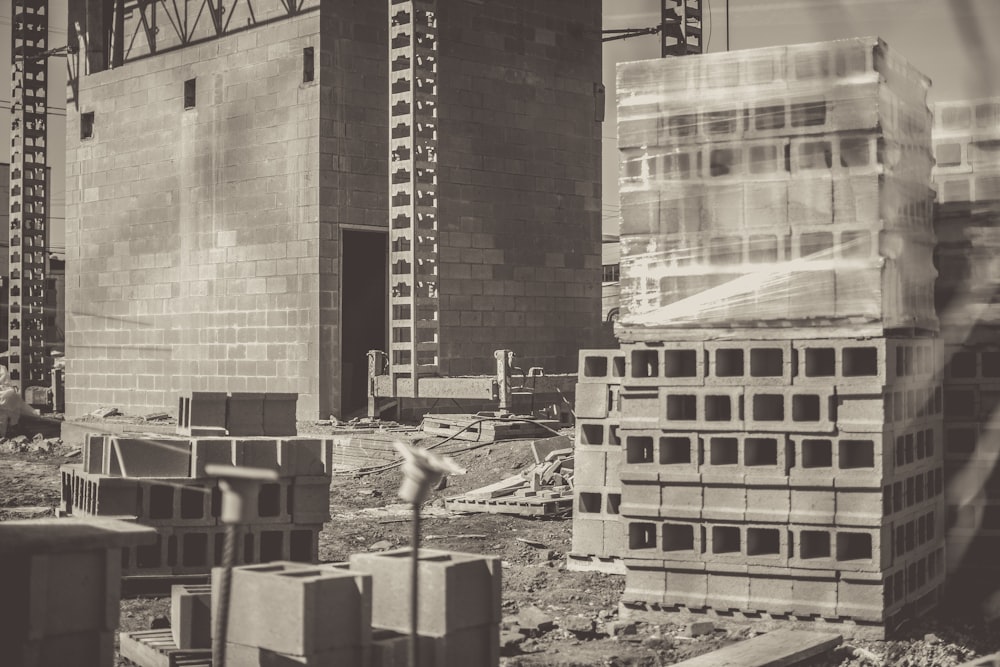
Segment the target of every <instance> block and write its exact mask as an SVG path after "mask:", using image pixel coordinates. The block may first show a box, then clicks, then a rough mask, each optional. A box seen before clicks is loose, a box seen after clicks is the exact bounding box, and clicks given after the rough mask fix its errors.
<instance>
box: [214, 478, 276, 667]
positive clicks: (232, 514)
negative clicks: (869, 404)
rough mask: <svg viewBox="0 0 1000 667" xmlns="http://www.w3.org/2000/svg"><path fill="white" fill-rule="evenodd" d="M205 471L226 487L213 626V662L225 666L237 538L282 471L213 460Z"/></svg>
mask: <svg viewBox="0 0 1000 667" xmlns="http://www.w3.org/2000/svg"><path fill="white" fill-rule="evenodd" d="M205 474H206V475H208V476H209V477H218V478H219V489H221V490H222V511H221V513H220V517H219V518H220V520H221V521H222V523H223V524H225V526H226V537H225V542H224V543H223V547H222V572H221V573H220V576H219V592H218V595H219V601H218V606H217V607H216V609H217V613H216V615H215V625H214V627H213V630H214V633H215V634H214V636H213V637H212V665H213V666H214V667H225V664H226V634H227V633H228V630H229V597H230V596H229V585H230V580H231V579H232V571H233V565H234V564H235V562H236V537H237V535H238V533H239V529H240V525H241V524H244V523H247V522H249V521H250V520H252V519H253V518H254V517H255V516H256V509H257V498H258V497H259V495H260V485H261V483H263V482H275V481H277V480H278V473H277V472H275V471H274V470H265V469H262V468H236V467H233V466H228V465H218V464H214V463H212V464H209V465H206V466H205Z"/></svg>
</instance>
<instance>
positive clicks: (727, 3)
mask: <svg viewBox="0 0 1000 667" xmlns="http://www.w3.org/2000/svg"><path fill="white" fill-rule="evenodd" d="M728 50H729V0H726V51H728Z"/></svg>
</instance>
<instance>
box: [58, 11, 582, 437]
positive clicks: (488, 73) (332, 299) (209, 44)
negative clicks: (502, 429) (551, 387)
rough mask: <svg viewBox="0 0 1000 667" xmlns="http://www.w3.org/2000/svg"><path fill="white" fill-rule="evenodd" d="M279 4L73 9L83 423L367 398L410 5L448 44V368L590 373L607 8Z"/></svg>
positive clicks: (71, 222) (441, 166)
mask: <svg viewBox="0 0 1000 667" xmlns="http://www.w3.org/2000/svg"><path fill="white" fill-rule="evenodd" d="M259 4H260V5H261V6H259V7H258V6H257V5H256V4H255V6H254V13H253V16H252V17H251V16H250V15H247V16H243V15H242V14H240V15H235V14H234V15H233V16H231V17H227V18H226V20H225V21H222V22H218V23H213V22H211V21H210V22H203V23H201V24H197V25H194V26H189V25H188V24H187V23H186V22H179V21H180V18H181V17H168V18H174V19H175V21H174V23H172V24H171V23H169V22H168V21H167V20H166V19H165V18H164V17H163V16H162V15H160V16H159V17H158V20H159V21H160V23H159V31H158V33H156V34H155V35H152V36H151V32H150V31H147V30H145V28H144V27H143V26H150V25H152V22H153V21H155V20H157V17H156V16H154V15H153V13H152V11H153V10H152V9H150V8H149V7H145V8H141V7H137V8H135V9H133V10H131V11H118V10H115V6H118V5H117V3H113V2H111V1H110V0H108V1H107V2H103V3H102V2H93V3H80V5H79V6H76V5H75V4H74V9H73V10H71V11H75V12H79V14H78V15H77V16H74V17H71V21H70V24H71V25H76V26H78V34H77V35H76V36H71V39H75V40H76V43H79V44H80V45H81V49H80V54H81V55H80V56H79V62H78V63H77V66H78V68H79V70H80V76H79V77H78V83H77V84H76V85H77V88H78V89H77V90H75V91H74V95H73V96H72V99H74V100H76V108H75V109H72V110H71V113H69V117H68V126H67V133H68V135H69V138H68V141H67V144H68V145H67V163H68V164H67V180H68V183H67V213H66V216H67V224H66V245H67V267H66V282H67V302H68V304H69V315H68V317H67V325H66V333H67V373H66V377H67V412H68V414H69V415H70V416H72V415H79V414H82V413H85V412H88V411H90V410H93V409H94V408H96V407H98V406H102V405H114V406H117V407H119V408H120V409H123V410H125V411H127V412H134V413H135V412H138V413H141V412H144V411H154V410H162V409H165V408H167V409H169V408H171V407H172V405H173V403H174V396H175V394H176V393H177V392H179V391H184V390H199V391H253V392H298V393H299V395H300V399H299V403H298V406H299V417H300V418H316V417H318V416H323V417H325V416H328V415H330V414H335V415H338V416H343V415H346V414H350V413H352V412H353V411H355V410H357V409H358V408H360V407H361V406H362V405H363V403H364V400H365V376H366V359H365V353H366V351H367V350H369V349H376V348H381V349H383V350H386V351H388V350H389V331H390V328H391V323H392V322H394V318H396V316H397V315H398V313H395V311H394V310H391V309H390V307H389V300H390V296H389V294H390V291H391V286H390V280H391V278H390V276H391V275H392V274H391V273H390V240H389V238H388V235H389V231H390V182H391V181H390V178H391V176H390V164H391V162H392V158H391V148H392V146H391V142H392V138H391V135H390V124H391V123H392V122H393V120H392V119H393V117H392V115H391V112H390V99H391V95H392V92H391V90H392V89H391V85H392V82H393V80H394V77H393V75H392V71H393V70H392V69H391V66H390V53H391V47H390V44H389V35H390V31H391V27H392V21H393V20H395V19H394V17H396V15H397V14H399V13H400V11H403V12H404V13H405V14H406V15H407V16H418V15H419V16H423V17H424V18H426V17H427V16H430V17H431V19H432V20H431V21H430V23H431V24H433V29H432V30H431V31H430V34H432V36H433V37H434V39H435V44H434V49H433V58H434V60H433V62H432V63H431V65H430V66H431V67H432V68H433V70H434V72H435V74H436V82H435V85H436V90H435V91H434V93H435V105H436V107H435V109H434V114H433V115H434V119H435V120H434V126H433V128H431V130H432V133H433V134H434V139H435V143H436V145H435V168H434V174H433V178H434V179H435V181H436V191H435V193H434V194H435V201H434V206H435V215H436V221H435V224H436V228H435V235H434V237H433V238H432V239H431V241H432V242H431V243H430V247H429V248H425V249H423V250H425V251H426V253H429V254H428V255H427V259H429V260H431V261H433V263H434V265H435V266H434V275H435V276H436V278H435V290H434V294H433V299H434V303H433V307H434V312H435V315H434V316H435V318H436V319H437V322H436V327H435V331H434V339H433V341H432V342H433V343H434V350H433V354H434V359H433V362H434V363H433V364H431V365H430V366H431V367H432V369H433V372H434V373H437V374H441V375H458V374H463V373H480V372H481V373H490V372H492V371H493V368H494V365H495V362H494V360H493V357H492V350H494V349H497V348H510V349H513V350H515V351H517V353H518V354H519V355H520V356H521V357H524V358H526V359H530V360H531V364H532V365H541V366H544V367H545V368H546V369H551V370H552V371H554V372H555V371H566V370H573V369H574V368H575V364H576V355H577V350H578V349H579V348H580V347H581V346H586V345H587V343H588V341H590V340H591V336H593V335H594V333H595V331H596V329H597V327H598V312H599V305H598V304H599V299H600V293H599V288H600V255H599V253H600V236H599V235H600V217H599V211H600V202H599V199H600V163H599V161H600V157H599V156H600V132H601V125H600V123H599V122H597V121H596V120H595V118H596V114H595V99H596V98H595V90H596V89H597V88H596V87H595V84H597V83H598V82H599V80H600V41H599V36H600V19H601V17H600V3H598V2H596V1H588V2H585V3H579V2H570V1H569V0H564V1H560V2H549V3H545V4H544V6H542V7H539V6H537V4H536V3H530V2H527V1H526V0H504V1H503V2H496V3H489V5H485V6H484V5H482V4H480V3H475V2H466V1H464V0H438V2H436V3H432V2H377V3H372V2H362V1H361V0H353V1H351V2H336V3H334V2H326V1H319V0H315V1H307V2H302V3H295V5H294V8H293V9H292V10H289V9H288V8H287V6H286V5H285V4H284V3H280V2H279V1H278V0H273V1H272V2H263V3H259ZM242 11H245V10H244V9H240V8H239V7H234V8H233V12H242ZM227 21H228V22H227ZM426 22H427V21H425V23H426ZM177 26H179V27H177ZM206 26H207V27H206ZM213 26H214V27H213ZM229 26H239V28H238V29H237V28H235V27H234V28H232V29H230V28H229ZM109 34H110V35H111V38H110V39H109V40H105V36H106V35H109ZM135 36H137V37H136V38H135V39H132V37H135ZM123 37H124V38H123ZM129 40H131V41H129ZM157 40H158V41H157ZM395 250H398V247H397V246H394V251H395ZM392 261H396V260H395V259H393V260H392Z"/></svg>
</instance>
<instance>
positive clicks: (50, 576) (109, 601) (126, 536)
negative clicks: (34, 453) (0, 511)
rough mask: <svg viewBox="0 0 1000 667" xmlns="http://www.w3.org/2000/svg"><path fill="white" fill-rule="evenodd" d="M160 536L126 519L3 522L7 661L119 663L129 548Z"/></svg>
mask: <svg viewBox="0 0 1000 667" xmlns="http://www.w3.org/2000/svg"><path fill="white" fill-rule="evenodd" d="M154 538H155V532H154V531H153V530H152V529H150V528H146V527H143V526H135V525H132V524H128V523H125V522H122V521H112V520H104V521H101V520H99V521H77V520H64V519H33V520H28V521H8V522H5V523H0V590H2V591H3V594H2V595H0V620H2V622H0V656H3V661H4V664H5V665H22V666H24V667H47V666H49V665H88V666H92V667H111V666H112V665H113V664H114V631H115V629H116V628H117V627H118V618H119V612H120V608H119V605H120V598H121V553H122V552H123V551H124V550H125V549H127V548H129V547H130V546H132V545H137V544H143V543H146V542H149V541H151V540H153V539H154Z"/></svg>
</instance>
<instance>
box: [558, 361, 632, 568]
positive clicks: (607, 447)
mask: <svg viewBox="0 0 1000 667" xmlns="http://www.w3.org/2000/svg"><path fill="white" fill-rule="evenodd" d="M579 368H580V371H579V377H580V382H579V383H578V384H577V386H576V403H575V405H574V408H575V410H574V414H575V417H576V427H575V428H576V444H575V445H574V449H573V470H574V474H573V495H574V506H573V546H572V551H571V552H570V556H569V560H568V564H569V566H570V568H571V569H590V568H592V567H596V568H597V569H601V570H604V571H611V572H615V571H618V572H620V573H624V570H623V569H622V567H621V562H620V560H621V555H622V554H623V553H624V546H625V533H624V524H623V523H622V522H621V521H620V520H619V507H620V505H621V497H622V495H621V481H620V479H619V477H618V464H619V461H620V459H621V438H620V436H619V431H618V430H619V428H620V427H621V406H620V400H619V396H620V392H621V386H622V382H624V379H625V353H624V352H623V351H621V350H590V351H587V350H584V351H582V352H581V353H580V365H579Z"/></svg>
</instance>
